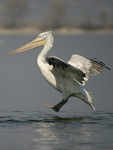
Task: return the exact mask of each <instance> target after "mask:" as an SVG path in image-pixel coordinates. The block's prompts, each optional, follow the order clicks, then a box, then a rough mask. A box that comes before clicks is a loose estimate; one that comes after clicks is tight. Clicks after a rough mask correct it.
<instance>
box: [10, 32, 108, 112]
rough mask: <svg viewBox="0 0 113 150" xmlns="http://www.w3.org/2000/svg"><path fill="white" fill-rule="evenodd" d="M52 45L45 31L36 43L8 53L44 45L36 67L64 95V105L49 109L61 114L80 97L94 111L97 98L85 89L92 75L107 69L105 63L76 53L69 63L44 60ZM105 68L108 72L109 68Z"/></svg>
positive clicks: (50, 58)
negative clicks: (68, 103) (71, 98)
mask: <svg viewBox="0 0 113 150" xmlns="http://www.w3.org/2000/svg"><path fill="white" fill-rule="evenodd" d="M53 42H54V40H53V36H52V32H51V31H49V32H44V33H41V34H39V36H38V37H37V38H36V39H34V40H33V41H31V42H29V43H27V44H25V45H24V46H21V47H20V48H18V49H17V50H15V51H13V52H11V53H9V54H16V53H20V52H23V51H26V50H29V49H33V48H35V47H38V46H41V45H44V48H43V50H42V51H41V52H40V54H39V56H38V58H37V64H38V66H39V68H40V71H41V73H42V75H43V76H44V78H45V79H46V81H47V82H48V83H49V84H50V85H51V86H52V87H53V88H55V89H56V90H57V91H59V92H61V93H62V100H61V102H59V103H58V104H56V105H55V106H50V105H46V106H47V107H50V108H52V109H53V110H54V111H56V112H58V111H59V110H60V108H61V107H62V106H63V105H64V104H66V103H67V101H68V99H69V98H70V97H71V96H73V97H77V98H80V99H81V100H83V101H84V102H85V103H87V104H88V105H89V106H91V107H92V109H93V110H95V102H94V99H93V97H92V95H91V93H90V92H88V91H87V90H86V89H84V87H83V86H84V85H85V83H86V82H87V81H88V78H89V75H97V74H99V73H100V71H101V70H102V69H103V67H106V66H105V64H104V63H102V62H100V61H96V59H87V58H85V57H82V56H80V55H75V54H74V55H72V57H71V59H70V60H69V61H68V62H67V63H66V62H65V61H63V60H62V59H59V58H57V57H54V56H50V57H47V58H45V56H46V54H47V52H48V51H49V50H50V49H51V48H52V46H53ZM106 68H107V69H109V68H108V67H106ZM109 70H110V69H109Z"/></svg>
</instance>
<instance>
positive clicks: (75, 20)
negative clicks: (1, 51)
mask: <svg viewBox="0 0 113 150" xmlns="http://www.w3.org/2000/svg"><path fill="white" fill-rule="evenodd" d="M25 27H26V28H28V32H30V30H33V29H36V30H47V29H59V28H60V29H64V28H65V30H66V29H67V30H68V29H79V30H80V29H82V30H87V31H90V30H93V31H95V30H103V29H106V30H110V29H113V0H57V1H56V0H46V1H45V0H0V31H1V32H3V30H5V29H6V30H8V29H17V28H24V29H25ZM24 31H25V30H24Z"/></svg>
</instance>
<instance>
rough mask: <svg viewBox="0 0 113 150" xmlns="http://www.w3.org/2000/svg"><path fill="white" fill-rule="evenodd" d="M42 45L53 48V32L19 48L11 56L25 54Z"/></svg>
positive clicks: (46, 33) (39, 36) (44, 34)
mask: <svg viewBox="0 0 113 150" xmlns="http://www.w3.org/2000/svg"><path fill="white" fill-rule="evenodd" d="M42 45H44V46H49V47H52V46H53V36H52V32H51V31H48V32H43V33H40V34H39V35H38V36H37V37H36V38H35V39H34V40H32V41H30V42H29V43H27V44H25V45H23V46H21V47H19V48H18V49H16V50H14V51H13V52H10V53H9V55H11V54H17V53H21V52H24V51H27V50H30V49H33V48H36V47H39V46H42Z"/></svg>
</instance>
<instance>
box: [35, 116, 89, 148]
mask: <svg viewBox="0 0 113 150" xmlns="http://www.w3.org/2000/svg"><path fill="white" fill-rule="evenodd" d="M48 120H49V121H50V123H45V122H42V123H40V125H39V126H38V129H36V130H35V132H37V134H38V137H40V138H35V139H34V140H33V141H35V142H36V143H37V149H40V148H43V149H48V150H49V149H50V150H51V149H52V148H53V147H54V148H55V146H56V148H61V146H60V145H61V144H62V145H63V146H62V148H70V147H73V148H74V147H76V146H75V143H78V142H81V143H84V142H88V141H89V138H90V136H91V132H89V129H88V128H89V127H88V126H84V125H83V124H80V122H81V121H82V120H84V121H85V118H82V117H79V118H60V117H54V118H48ZM86 120H87V119H86ZM58 145H59V146H58ZM88 147H89V146H88Z"/></svg>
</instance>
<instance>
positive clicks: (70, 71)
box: [46, 56, 85, 84]
mask: <svg viewBox="0 0 113 150" xmlns="http://www.w3.org/2000/svg"><path fill="white" fill-rule="evenodd" d="M46 61H47V62H48V63H49V65H53V71H54V72H56V73H57V74H58V75H59V76H62V77H64V78H71V79H74V80H76V81H77V82H79V83H81V84H84V77H85V73H83V72H82V71H81V70H80V69H79V68H76V67H75V66H72V65H71V64H69V63H66V62H65V61H63V60H61V59H59V58H57V57H54V56H50V57H47V58H46ZM59 72H60V74H59Z"/></svg>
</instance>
